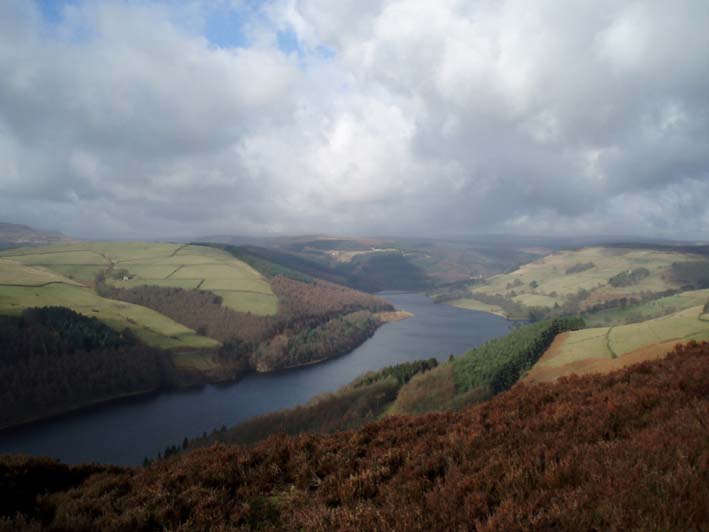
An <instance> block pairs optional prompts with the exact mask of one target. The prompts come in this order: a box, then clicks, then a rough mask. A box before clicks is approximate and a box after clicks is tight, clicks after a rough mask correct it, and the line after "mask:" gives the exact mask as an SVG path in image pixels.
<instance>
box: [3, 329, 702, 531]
mask: <svg viewBox="0 0 709 532" xmlns="http://www.w3.org/2000/svg"><path fill="white" fill-rule="evenodd" d="M71 486H74V487H73V488H72V487H71ZM45 490H46V491H50V492H53V493H49V494H47V495H44V496H40V497H37V498H36V495H37V494H39V493H41V492H42V491H45ZM708 500H709V344H706V343H704V344H701V345H698V344H696V343H690V344H689V345H688V346H687V347H684V348H679V349H677V350H676V352H674V353H673V354H671V355H670V356H668V357H667V358H665V359H662V360H657V361H652V362H645V363H643V364H639V365H636V366H633V367H631V368H629V369H627V370H623V371H618V372H615V373H612V374H609V375H604V376H588V377H572V378H564V379H561V380H560V381H559V382H557V383H555V384H540V385H535V386H527V385H518V386H516V387H514V388H513V389H512V390H511V391H509V392H506V393H503V394H501V395H499V396H497V397H496V398H494V399H493V400H491V401H490V402H488V403H486V404H483V405H479V406H476V407H472V408H469V409H466V410H464V411H461V412H457V413H437V414H428V415H425V416H420V417H393V418H389V419H385V420H383V421H381V422H378V423H375V424H372V425H368V426H366V427H364V428H362V429H360V430H356V431H351V432H344V433H339V434H331V435H319V436H318V435H304V436H299V437H285V436H280V437H272V438H269V439H268V440H266V441H264V442H261V443H259V444H256V445H255V446H253V447H226V446H214V447H210V448H205V449H200V450H197V451H194V452H191V453H185V454H184V455H180V456H177V457H174V458H172V459H170V460H167V461H164V462H161V463H158V464H155V465H153V466H150V467H148V468H145V469H143V468H138V469H119V468H95V469H89V468H86V467H84V468H67V467H65V466H61V465H58V464H56V463H53V462H50V461H46V460H44V461H43V460H38V459H22V458H17V457H14V458H13V457H6V458H4V459H3V460H2V461H0V513H4V514H5V515H11V516H12V515H16V514H15V511H22V512H24V513H25V516H24V517H23V516H15V517H10V518H9V519H7V520H6V521H5V522H4V525H5V526H4V529H5V530H16V529H22V528H26V529H32V528H33V527H35V529H39V528H40V527H41V526H43V527H45V528H46V529H48V530H163V529H168V530H249V529H254V528H259V529H261V530H308V531H330V530H481V531H493V530H495V531H497V530H504V531H516V530H568V531H571V530H573V531H578V530H624V531H628V530H637V531H647V530H663V531H668V530H678V531H679V530H682V531H687V530H696V531H699V530H709V505H707V501H708ZM0 529H3V526H0Z"/></svg>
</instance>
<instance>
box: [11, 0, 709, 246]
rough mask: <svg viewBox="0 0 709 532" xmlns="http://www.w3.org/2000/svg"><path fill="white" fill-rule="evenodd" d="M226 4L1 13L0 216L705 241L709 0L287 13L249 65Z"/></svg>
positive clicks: (263, 32)
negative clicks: (226, 27) (224, 20)
mask: <svg viewBox="0 0 709 532" xmlns="http://www.w3.org/2000/svg"><path fill="white" fill-rule="evenodd" d="M217 4H218V9H219V10H220V12H223V11H224V10H228V9H232V8H233V9H234V10H235V12H239V13H241V11H239V10H240V6H241V4H240V3H239V2H228V1H226V0H223V1H220V2H217V3H214V2H198V1H194V2H189V3H181V4H170V3H157V2H156V3H153V2H149V1H145V2H130V3H129V2H100V3H99V2H91V1H87V2H79V3H75V4H74V3H72V4H67V5H66V6H65V8H64V10H63V12H62V16H61V17H58V19H57V20H52V21H47V20H45V19H44V18H43V17H42V15H41V13H40V12H39V11H38V10H37V9H35V7H33V4H31V3H28V2H23V1H19V0H17V1H9V2H3V3H2V5H1V6H0V218H2V219H7V220H13V221H18V222H24V223H30V224H34V225H38V226H42V227H54V228H57V229H61V230H64V231H67V232H70V233H74V234H79V235H87V236H122V237H139V236H158V235H177V234H190V235H197V234H203V233H214V232H218V233H227V232H229V233H241V232H250V233H268V232H360V233H388V234H393V233H430V234H441V233H447V234H452V233H471V232H487V231H514V232H535V231H553V232H586V233H588V232H602V233H613V232H618V233H625V234H627V233H642V234H651V233H659V234H662V235H664V236H675V237H683V238H702V237H706V235H707V234H709V206H707V204H706V202H703V201H699V200H698V199H697V198H705V197H707V195H708V194H709V149H707V148H708V147H709V55H708V52H707V50H709V33H708V32H706V31H705V28H706V26H707V23H709V5H707V3H706V2H703V1H701V0H697V1H679V2H671V3H670V2H659V1H658V2H650V1H648V2H634V3H628V4H621V3H618V2H611V1H600V2H599V1H593V2H591V1H564V2H562V1H541V2H535V3H534V4H530V3H529V2H526V1H523V0H515V1H511V0H508V1H504V2H499V1H479V2H460V1H454V0H438V1H436V2H433V1H410V0H407V1H403V0H401V1H389V2H383V1H374V0H372V1H368V2H361V1H359V2H355V1H349V0H347V1H343V2H330V1H325V0H300V1H298V2H296V1H294V0H275V1H273V2H266V3H264V4H263V6H262V7H261V8H260V9H257V10H254V9H253V7H251V8H250V9H249V10H248V11H247V13H248V15H249V17H250V18H248V19H242V20H240V21H239V28H238V31H239V32H241V33H240V35H241V34H244V35H245V36H244V35H242V36H240V38H239V42H240V43H241V42H243V43H246V44H245V45H244V46H243V47H241V48H220V47H219V46H218V44H219V43H214V42H210V41H209V40H208V38H207V37H205V31H206V28H207V26H208V23H207V22H208V21H209V20H210V18H209V17H210V16H213V11H210V10H213V9H214V6H215V5H217ZM232 4H233V5H232ZM176 5H177V6H179V7H176ZM230 5H232V7H230ZM210 14H211V15H210ZM286 31H287V32H289V34H292V35H293V36H294V38H293V39H292V40H293V42H294V43H296V44H297V46H295V47H294V46H292V45H291V46H290V47H289V48H288V49H281V48H279V46H278V42H279V41H278V37H277V36H278V34H279V32H286ZM323 50H327V51H328V53H323Z"/></svg>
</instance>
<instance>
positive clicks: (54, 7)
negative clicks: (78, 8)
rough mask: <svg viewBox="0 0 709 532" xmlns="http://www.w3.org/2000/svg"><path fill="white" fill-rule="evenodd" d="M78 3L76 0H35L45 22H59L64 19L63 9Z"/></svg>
mask: <svg viewBox="0 0 709 532" xmlns="http://www.w3.org/2000/svg"><path fill="white" fill-rule="evenodd" d="M76 4H78V0H35V5H36V6H37V7H38V8H39V12H40V13H42V17H43V18H44V20H45V22H48V23H50V24H59V23H60V22H62V21H63V20H64V9H65V8H66V7H67V6H73V5H76Z"/></svg>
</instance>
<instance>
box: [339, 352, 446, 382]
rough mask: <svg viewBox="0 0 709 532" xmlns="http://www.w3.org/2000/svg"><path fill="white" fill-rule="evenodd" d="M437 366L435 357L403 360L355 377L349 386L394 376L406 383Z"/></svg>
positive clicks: (398, 380)
mask: <svg viewBox="0 0 709 532" xmlns="http://www.w3.org/2000/svg"><path fill="white" fill-rule="evenodd" d="M436 366H438V361H437V360H436V359H435V358H428V359H426V360H415V361H413V362H403V363H401V364H397V365H395V366H386V367H384V368H382V369H380V370H379V371H370V372H368V373H365V374H364V375H362V376H361V377H358V378H356V379H355V380H354V381H353V382H352V384H351V385H350V386H352V388H359V387H360V386H369V385H370V384H374V383H375V382H378V381H381V380H385V379H388V378H389V377H394V379H396V382H398V383H399V384H402V385H403V384H406V383H407V382H409V381H410V380H411V378H412V377H413V376H414V375H416V374H418V373H423V372H425V371H428V370H430V369H433V368H435V367H436Z"/></svg>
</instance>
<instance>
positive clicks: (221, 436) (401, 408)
mask: <svg viewBox="0 0 709 532" xmlns="http://www.w3.org/2000/svg"><path fill="white" fill-rule="evenodd" d="M582 326H583V322H582V321H581V320H578V319H555V320H548V321H545V322H540V323H534V324H530V325H526V326H523V327H517V328H516V329H514V330H513V331H512V332H511V333H509V334H508V335H506V336H503V337H500V338H496V339H493V340H490V341H488V342H486V343H484V344H483V345H481V346H479V347H477V348H475V349H471V350H470V351H468V352H466V353H464V354H463V355H460V356H458V357H453V356H451V358H450V359H449V360H448V361H447V362H444V363H440V364H439V363H436V359H429V360H420V361H418V362H407V363H403V364H399V365H396V366H390V367H386V368H383V369H381V370H379V371H376V372H370V373H367V374H365V375H362V376H360V377H359V378H357V379H355V380H354V381H353V382H351V383H349V384H348V385H346V386H344V387H342V388H340V389H339V390H337V391H335V392H334V393H326V394H323V395H320V396H317V397H314V398H313V399H312V400H310V401H309V402H308V403H306V404H304V405H301V406H298V407H296V408H293V409H289V410H282V411H277V412H272V413H270V414H266V415H263V416H259V417H256V418H254V419H251V420H248V421H246V422H244V423H241V424H240V425H236V426H235V427H230V428H227V427H223V428H222V429H220V430H215V431H214V432H213V433H212V434H210V435H208V436H205V437H202V438H197V439H195V440H192V441H189V440H187V439H185V440H184V442H183V444H182V447H183V448H184V447H185V446H186V445H188V446H189V448H195V447H203V446H205V445H207V444H209V443H213V442H226V443H253V442H255V441H258V440H260V439H263V438H266V437H267V436H270V435H273V434H278V433H281V432H283V433H286V434H291V435H295V434H299V433H302V432H332V431H336V430H344V429H349V428H355V427H359V426H362V425H364V424H365V423H368V422H371V421H374V420H376V419H380V418H383V417H385V416H391V415H400V414H421V413H424V412H431V411H443V410H459V409H460V408H463V407H465V406H469V405H472V404H476V403H481V402H483V401H486V400H488V399H490V398H491V397H493V396H494V395H495V394H499V393H501V392H503V391H505V390H508V389H510V388H511V387H512V386H513V385H514V384H515V383H516V382H517V380H518V379H519V377H520V376H521V375H523V374H524V373H525V372H526V371H527V370H529V369H530V368H531V367H532V366H533V365H534V363H535V362H536V361H537V359H538V358H539V357H541V356H542V355H543V354H544V352H545V351H546V349H547V348H548V347H549V346H550V345H551V344H552V342H553V340H554V338H555V337H556V336H557V334H559V333H562V332H564V331H569V330H573V329H577V328H579V327H582ZM178 450H179V449H178V447H176V446H175V445H174V444H173V445H170V446H168V447H167V448H166V450H165V456H168V455H170V454H173V453H175V452H177V451H178Z"/></svg>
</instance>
